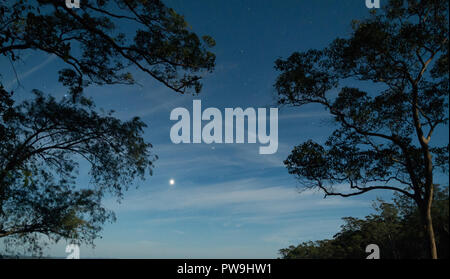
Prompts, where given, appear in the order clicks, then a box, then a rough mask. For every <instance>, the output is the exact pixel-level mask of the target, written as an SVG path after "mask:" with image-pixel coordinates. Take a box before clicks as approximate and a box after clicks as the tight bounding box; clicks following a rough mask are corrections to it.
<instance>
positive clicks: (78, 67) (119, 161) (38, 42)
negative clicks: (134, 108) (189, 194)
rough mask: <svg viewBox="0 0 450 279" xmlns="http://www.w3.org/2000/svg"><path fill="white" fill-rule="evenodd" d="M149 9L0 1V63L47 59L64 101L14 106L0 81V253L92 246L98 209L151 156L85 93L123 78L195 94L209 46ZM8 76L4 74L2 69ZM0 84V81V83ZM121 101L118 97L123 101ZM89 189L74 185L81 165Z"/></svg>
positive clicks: (44, 99) (104, 213)
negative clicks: (137, 74)
mask: <svg viewBox="0 0 450 279" xmlns="http://www.w3.org/2000/svg"><path fill="white" fill-rule="evenodd" d="M189 29H190V27H189V26H188V24H187V23H186V21H185V20H184V18H183V17H182V16H181V15H178V14H177V13H176V12H175V11H174V10H172V9H170V8H168V7H166V6H165V5H164V4H163V3H162V2H160V1H157V0H152V1H142V0H140V1H139V0H116V1H114V0H111V1H105V0H99V1H94V0H91V1H88V0H86V1H82V2H81V6H80V8H79V9H70V8H67V7H66V5H65V3H64V1H60V0H54V1H51V0H36V1H23V0H21V1H4V0H2V1H0V54H1V55H4V56H6V57H7V58H8V59H9V60H10V61H11V62H12V63H14V62H15V61H18V60H20V59H21V57H22V55H23V53H24V51H31V52H33V53H39V52H41V53H47V54H52V55H56V56H57V57H58V58H60V59H61V61H64V62H65V63H66V65H67V67H66V68H63V69H60V70H59V72H58V75H59V81H60V82H61V83H62V84H63V85H64V86H65V87H66V88H67V90H68V92H69V94H68V95H67V97H64V98H62V99H57V98H55V97H53V96H51V95H48V94H46V93H45V92H42V91H40V90H39V89H34V90H33V92H32V93H30V98H29V100H26V101H23V102H20V103H17V100H16V99H15V98H14V92H13V91H11V90H9V89H7V88H5V87H4V86H3V82H2V80H1V79H0V239H1V240H3V241H4V242H3V243H4V244H5V246H4V248H6V252H7V253H9V254H16V253H18V250H17V248H18V247H19V246H20V245H23V246H24V247H25V248H26V250H27V251H28V252H30V253H32V254H35V255H39V254H41V253H42V248H43V247H45V244H47V243H49V242H54V241H58V240H60V239H65V240H68V241H71V242H76V243H88V244H93V241H94V240H95V239H96V238H97V237H99V236H100V231H101V229H102V227H103V224H104V223H105V222H107V221H113V220H114V219H115V216H114V213H113V212H112V211H110V210H108V209H106V208H105V207H104V205H103V203H102V201H103V198H104V197H105V196H107V195H108V196H110V197H116V198H118V199H120V198H121V197H122V195H123V193H124V191H125V190H127V189H128V187H129V186H130V185H131V184H132V183H133V182H134V181H135V179H136V178H140V179H144V178H145V177H146V175H147V174H150V175H151V173H152V168H153V164H154V161H155V159H157V156H156V155H155V154H153V153H152V151H151V147H152V145H151V144H150V143H149V142H147V141H145V140H144V139H143V129H144V128H145V127H146V124H145V123H143V122H142V121H141V120H140V119H139V118H137V117H135V118H133V119H131V120H128V121H122V120H120V119H117V118H116V117H114V115H113V113H112V112H106V113H105V112H99V111H98V109H97V108H96V106H95V104H94V103H93V101H92V100H91V99H90V98H88V97H86V96H85V94H84V92H83V90H84V88H86V87H87V86H89V85H91V84H96V85H105V84H133V83H135V82H136V81H135V80H134V78H133V76H132V74H131V73H130V69H131V68H134V69H137V70H138V71H142V72H144V73H146V74H148V75H149V76H150V77H151V78H153V79H154V80H156V81H157V82H161V83H162V84H163V85H164V86H166V87H168V88H170V89H172V90H173V91H175V92H178V93H182V94H183V93H193V94H196V93H199V92H200V90H201V78H202V75H203V74H204V73H205V72H210V71H212V70H213V68H214V63H215V55H214V54H213V53H211V52H210V51H209V50H208V49H209V48H210V47H212V46H213V45H214V40H213V39H212V38H210V37H209V36H203V37H202V38H199V37H198V36H197V35H196V34H195V33H193V32H191V31H189ZM11 70H13V69H11ZM0 78H1V76H0ZM124 97H125V96H124ZM81 164H83V166H89V178H90V180H89V182H88V183H87V184H83V185H80V183H79V179H78V177H79V171H80V165H81Z"/></svg>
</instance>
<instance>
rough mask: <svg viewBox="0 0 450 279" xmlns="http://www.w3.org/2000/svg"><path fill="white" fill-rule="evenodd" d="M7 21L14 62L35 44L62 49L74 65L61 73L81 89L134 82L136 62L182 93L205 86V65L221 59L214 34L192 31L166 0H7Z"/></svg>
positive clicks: (2, 45)
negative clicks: (71, 3)
mask: <svg viewBox="0 0 450 279" xmlns="http://www.w3.org/2000/svg"><path fill="white" fill-rule="evenodd" d="M0 26H1V28H0V54H3V55H7V56H8V57H9V58H10V59H11V60H12V61H15V60H17V59H20V54H19V51H20V50H29V49H32V50H39V51H43V52H46V53H50V54H54V55H56V56H58V57H59V58H60V59H62V60H63V61H64V62H65V63H66V64H67V66H68V67H67V68H64V69H61V70H60V71H59V80H60V81H61V82H62V83H63V84H64V85H66V86H68V87H69V88H70V91H71V92H72V93H73V94H75V95H77V94H79V93H80V92H81V91H82V90H83V88H84V87H86V86H88V85H89V84H91V83H95V84H100V85H103V84H118V83H122V84H132V83H134V82H135V81H134V79H133V76H132V74H131V73H130V72H129V71H128V70H127V69H129V66H134V67H136V68H137V69H139V70H141V71H143V72H145V73H147V74H148V75H150V76H151V77H153V78H154V79H155V80H157V81H159V82H161V83H163V84H164V85H165V86H167V87H169V88H171V89H173V90H174V91H176V92H180V93H185V92H193V93H199V92H200V90H201V82H200V80H201V77H202V76H201V74H202V71H211V70H212V69H213V67H214V63H215V55H214V54H213V53H211V52H210V51H208V48H209V47H211V46H214V44H215V42H214V40H213V39H212V38H211V37H209V36H203V37H202V38H199V37H198V36H197V35H196V34H195V33H193V32H190V31H189V26H188V24H187V23H186V21H185V20H184V18H183V17H182V16H181V15H179V14H177V13H176V12H175V11H174V10H173V9H170V8H168V7H166V6H165V5H164V4H163V3H162V2H160V1H159V0H151V1H142V0H110V1H107V0H86V1H82V3H81V5H80V8H79V9H71V8H68V7H66V4H65V1H59V0H35V1H24V0H20V1H5V0H2V1H1V2H0Z"/></svg>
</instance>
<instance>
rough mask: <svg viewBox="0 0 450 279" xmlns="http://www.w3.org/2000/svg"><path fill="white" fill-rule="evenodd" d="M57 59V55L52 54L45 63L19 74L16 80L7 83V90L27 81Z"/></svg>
mask: <svg viewBox="0 0 450 279" xmlns="http://www.w3.org/2000/svg"><path fill="white" fill-rule="evenodd" d="M56 58H57V56H56V55H54V54H52V55H49V56H48V57H47V58H46V59H45V60H44V61H42V62H41V63H39V64H38V65H36V66H34V67H32V68H31V69H29V70H28V71H25V72H23V73H17V77H15V78H14V79H12V80H10V81H9V82H7V83H6V86H5V87H6V88H8V89H11V87H12V86H14V85H15V84H17V83H18V82H20V81H21V80H23V79H26V78H27V77H29V76H30V75H32V74H33V73H35V72H37V71H39V70H40V69H42V68H44V67H45V66H47V65H48V64H49V63H51V62H52V61H54V60H55V59H56Z"/></svg>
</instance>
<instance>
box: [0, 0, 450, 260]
mask: <svg viewBox="0 0 450 279" xmlns="http://www.w3.org/2000/svg"><path fill="white" fill-rule="evenodd" d="M81 2H82V1H81ZM382 2H383V1H382ZM165 3H166V4H167V6H169V7H172V8H174V9H175V10H176V11H177V12H178V13H180V14H183V15H184V16H185V18H186V20H187V22H188V23H189V25H190V26H191V27H192V30H193V31H195V32H196V33H197V34H198V35H210V36H212V37H213V38H214V39H215V41H216V46H215V47H214V48H213V49H212V51H213V52H214V53H215V54H216V56H217V60H216V68H215V71H214V72H213V73H211V74H208V75H206V76H205V78H204V80H203V90H202V92H201V93H200V94H199V95H198V96H190V95H180V94H178V93H175V92H173V91H171V90H170V89H167V88H165V87H164V86H163V85H161V84H159V83H158V82H157V81H155V80H153V79H152V78H151V77H149V76H147V75H145V74H144V73H142V72H139V71H137V70H134V69H132V72H133V75H134V77H135V79H136V80H137V82H138V84H137V85H133V86H125V85H114V86H102V87H96V86H91V87H89V88H87V89H86V94H87V95H88V96H90V97H92V98H93V99H94V101H95V102H96V105H97V107H98V108H103V109H105V111H106V110H111V109H113V110H115V115H116V116H117V117H119V118H120V119H123V120H127V119H130V118H132V117H133V116H139V117H141V118H142V120H143V121H144V122H145V123H146V124H147V125H148V127H147V128H146V129H145V139H146V140H148V141H150V142H151V143H152V144H153V145H154V148H153V151H154V153H155V154H157V155H158V156H159V160H157V161H156V162H155V165H156V167H155V169H154V175H153V176H151V177H148V178H147V179H146V180H145V181H144V182H140V181H138V183H137V184H138V186H139V187H137V188H136V187H135V186H134V185H133V186H132V187H130V190H129V191H128V192H126V193H125V197H124V199H123V200H122V201H121V203H120V204H118V203H117V202H116V199H110V198H107V199H106V200H105V204H106V206H107V207H108V208H110V209H113V210H114V211H115V212H116V214H117V221H116V222H115V223H113V224H108V225H106V226H105V229H104V231H103V232H102V236H103V238H102V239H99V240H97V241H96V248H95V249H92V248H90V247H86V246H81V257H104V258H118V257H120V258H128V257H133V258H141V257H142V258H274V257H277V256H278V250H279V249H281V248H285V247H288V246H289V245H296V244H299V243H300V242H303V241H309V240H312V241H313V240H318V239H324V238H331V237H332V236H333V235H334V234H335V233H336V232H338V230H339V226H340V225H341V224H342V223H343V222H342V220H341V218H342V217H345V216H353V217H364V216H366V215H368V214H370V213H372V212H373V209H372V208H371V204H372V201H373V200H374V199H375V198H376V197H382V198H385V199H389V198H390V194H389V193H385V192H373V193H369V194H366V195H364V196H360V197H353V198H347V199H344V198H339V197H331V198H330V197H329V198H326V199H324V198H323V193H321V192H317V191H304V192H302V193H301V194H300V193H299V190H300V189H299V186H300V185H299V184H298V182H296V180H295V179H294V177H293V176H291V175H289V174H288V172H287V170H286V168H285V166H284V165H283V160H284V159H286V157H287V156H288V155H289V153H290V151H291V150H292V148H293V147H294V146H295V145H297V144H300V143H302V142H304V141H306V140H308V139H312V140H314V141H317V142H319V143H322V142H324V141H325V140H326V138H327V137H328V136H329V135H330V133H331V132H332V131H333V122H332V121H331V118H330V117H329V115H328V114H327V112H326V111H325V110H324V109H323V108H321V107H317V106H306V107H302V108H289V107H281V108H280V109H279V128H278V129H279V147H278V152H277V153H275V154H273V155H260V154H259V153H258V148H259V146H260V145H259V143H257V144H248V143H245V144H211V145H208V144H204V143H202V144H179V145H176V144H173V143H172V142H171V141H170V136H169V132H170V128H171V127H172V125H173V124H174V123H175V122H174V121H171V120H170V119H169V115H170V112H171V110H172V109H174V108H176V107H185V108H187V109H188V110H189V111H192V100H194V99H198V100H201V101H202V107H203V109H205V108H207V107H216V108H218V109H220V110H221V111H222V112H223V111H224V108H227V107H229V108H235V107H241V108H244V109H245V108H247V107H253V108H255V109H256V108H264V107H266V108H269V107H277V104H276V92H275V89H274V86H273V84H274V83H275V79H276V77H277V72H276V71H275V70H274V61H275V60H276V59H277V58H286V57H287V56H289V55H290V54H291V53H292V52H294V51H305V50H308V49H311V48H318V49H320V48H324V47H326V46H327V45H328V43H330V42H331V41H332V40H333V39H335V38H337V37H347V36H348V35H349V34H350V32H351V25H350V23H351V20H352V19H358V18H364V17H366V16H368V14H369V9H367V8H366V6H365V1H364V0H345V1H342V0H339V1H338V0H329V1H328V0H327V1H325V0H319V1H306V0H295V1H294V0H293V1H288V0H283V1H274V0H273V1H268V0H259V1H244V0H227V1H219V0H214V1H211V0H196V1H184V0H172V1H165ZM1 63H2V65H9V62H8V61H7V60H5V58H3V57H2V58H1ZM63 66H64V65H63V62H61V61H59V60H58V59H56V58H54V57H53V56H47V55H44V54H42V53H37V52H29V53H24V56H23V61H22V62H19V63H18V64H16V65H15V67H16V70H17V72H18V75H19V80H20V83H21V85H20V86H19V85H18V83H17V80H16V79H15V76H14V73H13V72H12V71H11V67H2V72H1V74H2V76H3V81H4V85H5V87H6V88H7V89H15V90H16V92H17V95H16V98H17V99H24V98H27V97H30V96H31V93H30V91H31V90H32V89H33V88H37V89H40V90H42V91H44V92H45V93H49V94H53V95H54V96H58V98H60V97H62V96H63V95H64V94H66V90H65V89H64V88H63V87H62V86H61V85H60V84H59V83H58V82H57V71H58V69H61V68H62V67H63ZM370 89H374V88H371V87H370V86H369V90H370ZM447 132H448V131H447ZM438 137H439V138H440V139H441V140H443V141H446V142H448V134H447V133H441V134H437V135H436V138H438ZM87 171H88V166H87V165H82V166H81V170H80V179H79V183H80V185H86V183H89V179H88V177H87ZM447 179H448V177H447ZM171 180H172V183H170V182H171ZM65 244H66V243H60V244H58V245H54V246H52V247H51V248H50V250H49V251H48V252H49V254H50V255H52V256H65V255H66V254H65V252H64V247H65Z"/></svg>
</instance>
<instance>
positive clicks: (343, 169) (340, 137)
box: [275, 0, 449, 258]
mask: <svg viewBox="0 0 450 279" xmlns="http://www.w3.org/2000/svg"><path fill="white" fill-rule="evenodd" d="M448 20H449V12H448V1H446V0H408V1H405V0H390V1H389V3H386V4H385V5H384V7H383V10H382V12H381V13H377V12H374V13H373V14H372V16H371V17H370V18H368V19H366V20H362V21H354V22H353V32H352V34H351V36H350V37H349V38H346V39H344V38H338V39H336V40H334V41H333V42H332V43H331V44H330V45H329V47H327V48H325V49H323V50H309V51H306V52H301V53H299V52H296V53H294V54H292V55H291V56H290V57H289V58H287V59H286V60H282V59H279V60H277V61H276V66H275V68H276V69H277V70H279V71H281V74H280V75H279V77H278V78H277V81H276V84H275V87H276V89H277V91H278V96H279V103H280V104H290V105H294V106H303V105H306V104H319V105H322V106H323V107H324V108H325V109H327V110H328V111H329V112H330V114H331V115H333V116H334V121H335V124H336V126H337V128H336V130H335V131H334V132H333V133H332V135H331V136H330V137H329V138H328V140H327V141H326V142H325V143H324V145H321V144H318V143H316V142H313V141H311V140H310V141H307V142H305V143H303V144H301V145H299V146H296V147H295V148H294V149H293V151H292V153H291V154H290V155H289V157H288V158H287V159H286V161H285V164H286V166H287V168H288V171H289V172H290V173H291V174H294V175H296V176H297V177H298V178H299V180H300V181H301V183H303V184H304V185H305V186H306V187H318V188H320V189H321V190H323V191H324V192H325V195H326V196H327V195H337V196H342V197H350V196H355V195H360V194H363V193H366V192H368V191H372V190H378V189H381V190H392V191H396V192H398V193H401V194H403V195H405V196H406V197H409V198H411V199H412V200H414V201H415V202H416V203H417V205H418V208H419V209H420V212H421V217H422V224H423V226H424V229H425V231H426V235H427V242H428V243H429V251H430V256H431V257H432V258H437V250H436V243H435V237H434V231H433V223H432V216H431V206H432V202H433V191H434V182H433V178H434V176H435V174H436V172H437V171H443V172H445V173H447V174H448V151H449V145H448V143H447V145H438V144H439V142H438V141H432V136H433V133H434V132H435V131H436V129H438V127H439V126H442V125H447V124H448V96H449V83H448V82H449V72H448V51H449V46H448V38H449V33H448V23H449V22H448ZM346 81H347V82H348V81H352V82H354V84H356V85H357V84H362V85H361V87H360V89H358V88H355V87H343V86H341V85H340V84H342V83H343V82H346ZM359 81H362V82H359ZM364 82H366V83H365V84H366V85H367V84H368V83H367V82H372V83H376V84H378V85H379V86H377V87H376V88H379V92H371V93H368V92H365V91H364V90H363V89H361V88H363V86H364ZM337 184H347V185H348V186H349V187H348V189H346V190H341V188H337V187H335V185H337Z"/></svg>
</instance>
